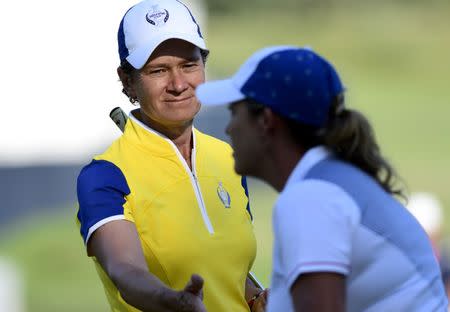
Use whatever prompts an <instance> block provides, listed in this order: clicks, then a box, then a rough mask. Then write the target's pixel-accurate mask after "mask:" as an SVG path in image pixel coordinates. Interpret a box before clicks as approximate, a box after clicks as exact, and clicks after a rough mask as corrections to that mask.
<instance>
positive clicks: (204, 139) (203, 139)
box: [194, 129, 231, 151]
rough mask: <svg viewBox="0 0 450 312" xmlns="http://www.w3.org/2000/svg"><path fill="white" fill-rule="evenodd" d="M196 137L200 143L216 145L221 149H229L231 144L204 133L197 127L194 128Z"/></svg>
mask: <svg viewBox="0 0 450 312" xmlns="http://www.w3.org/2000/svg"><path fill="white" fill-rule="evenodd" d="M194 131H195V135H196V138H197V140H198V142H199V143H200V144H204V145H208V146H211V147H212V148H214V147H217V148H221V149H227V150H230V151H231V146H230V145H229V144H228V143H227V142H225V141H222V140H220V139H218V138H215V137H213V136H211V135H209V134H205V133H203V132H201V131H199V130H197V129H194Z"/></svg>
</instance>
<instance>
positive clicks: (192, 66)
mask: <svg viewBox="0 0 450 312" xmlns="http://www.w3.org/2000/svg"><path fill="white" fill-rule="evenodd" d="M197 67H198V64H197V63H196V62H189V63H186V64H183V68H184V69H186V70H194V69H196V68H197Z"/></svg>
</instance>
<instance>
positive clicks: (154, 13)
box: [145, 5, 169, 27]
mask: <svg viewBox="0 0 450 312" xmlns="http://www.w3.org/2000/svg"><path fill="white" fill-rule="evenodd" d="M145 18H146V19H147V22H149V23H150V24H152V25H154V26H156V27H160V26H163V25H164V24H165V23H166V22H167V20H168V19H169V11H167V10H166V9H161V8H160V7H159V6H158V5H154V6H152V9H151V11H150V12H148V13H147V15H146V16H145Z"/></svg>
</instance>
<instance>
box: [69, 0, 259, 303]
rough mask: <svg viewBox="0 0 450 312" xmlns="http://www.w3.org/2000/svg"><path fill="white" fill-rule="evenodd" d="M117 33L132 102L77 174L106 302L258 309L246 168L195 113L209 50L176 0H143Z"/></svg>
mask: <svg viewBox="0 0 450 312" xmlns="http://www.w3.org/2000/svg"><path fill="white" fill-rule="evenodd" d="M118 41H119V54H120V60H121V64H120V66H119V68H118V75H119V77H120V79H121V81H122V85H123V91H124V93H125V94H126V95H127V96H128V98H129V99H130V101H131V102H133V103H134V102H137V103H139V108H138V109H136V110H134V111H132V112H131V113H130V118H129V119H128V121H127V123H126V127H125V131H124V134H123V136H121V137H120V138H119V139H118V140H116V141H115V142H113V143H112V145H111V146H110V147H109V148H108V149H107V150H106V151H105V152H104V153H103V154H101V155H97V156H96V157H94V160H93V161H92V162H91V163H90V164H88V165H87V166H85V167H84V168H83V170H82V171H81V173H80V175H79V178H78V185H77V193H78V202H79V211H78V215H77V217H78V221H79V226H80V232H81V235H82V236H83V239H84V242H85V244H86V247H87V251H88V254H89V255H90V256H92V258H93V260H94V262H95V264H96V268H97V271H98V274H99V276H100V278H101V280H102V282H103V284H104V288H105V292H106V295H107V298H108V301H109V303H110V306H111V310H112V311H138V310H143V311H206V310H209V311H215V312H221V311H223V312H225V311H233V312H239V311H249V310H253V311H257V310H258V311H262V310H263V308H261V307H263V306H264V300H265V296H259V297H258V295H259V294H264V292H262V290H261V289H259V288H257V287H255V285H253V284H252V283H251V282H250V280H249V278H248V277H247V275H248V273H249V271H250V269H251V267H252V264H253V261H254V258H255V255H256V242H255V237H254V234H253V227H252V222H251V218H252V217H251V213H250V210H249V206H248V196H247V195H248V194H247V187H246V181H245V178H242V177H240V176H238V175H237V174H235V173H234V171H233V159H232V151H231V148H230V147H229V146H228V144H226V143H224V142H222V141H219V140H217V139H215V138H212V137H210V136H208V135H205V134H203V133H201V132H199V131H198V130H196V129H195V128H193V125H192V123H193V118H194V116H195V115H196V114H197V112H198V111H199V109H200V104H199V102H198V101H197V99H196V97H195V92H194V89H195V87H196V86H197V85H198V84H200V83H202V82H203V81H204V78H205V73H204V63H205V59H206V56H207V54H208V50H207V49H206V45H205V42H204V40H203V37H202V34H201V31H200V27H199V25H198V23H197V22H196V20H195V18H194V17H193V15H192V14H191V12H190V11H189V9H188V8H187V7H186V6H185V5H184V4H182V3H181V2H179V1H176V0H146V1H142V2H140V3H138V4H137V5H135V6H133V7H132V8H131V9H130V10H128V11H127V13H126V14H125V16H124V17H123V19H122V21H121V23H120V27H119V32H118ZM256 297H258V298H257V299H256V303H254V304H253V302H255V298H256ZM252 304H253V306H251V305H252ZM252 308H253V309H252Z"/></svg>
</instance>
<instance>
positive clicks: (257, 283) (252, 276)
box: [247, 272, 264, 289]
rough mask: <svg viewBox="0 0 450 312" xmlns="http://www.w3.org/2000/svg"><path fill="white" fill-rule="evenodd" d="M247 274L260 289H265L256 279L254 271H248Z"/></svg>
mask: <svg viewBox="0 0 450 312" xmlns="http://www.w3.org/2000/svg"><path fill="white" fill-rule="evenodd" d="M247 276H248V278H249V279H250V280H251V281H252V283H253V284H254V285H255V286H256V287H258V288H260V289H264V286H263V285H262V284H261V283H260V282H259V281H258V280H257V279H256V277H255V275H253V273H252V272H248V275H247Z"/></svg>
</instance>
